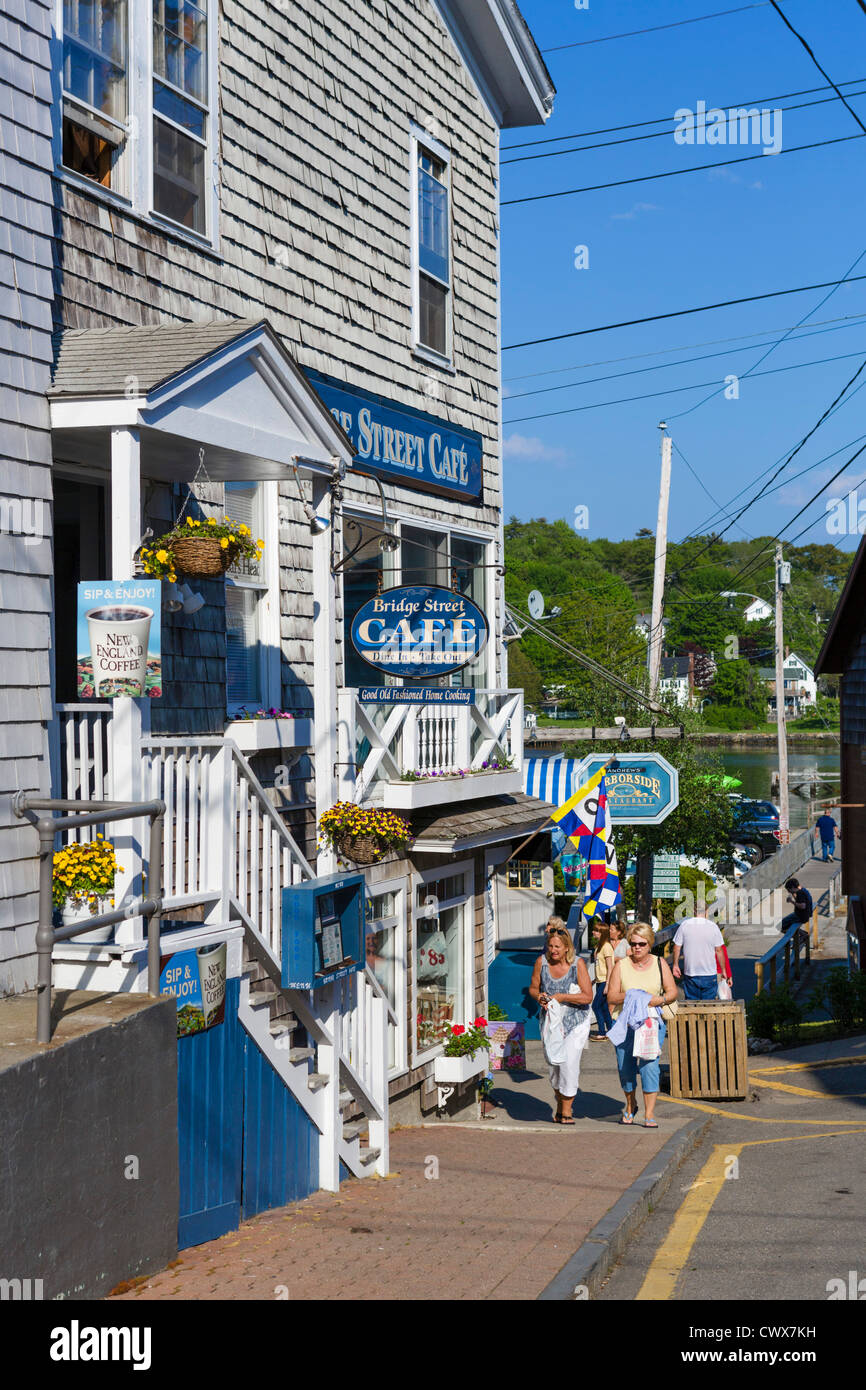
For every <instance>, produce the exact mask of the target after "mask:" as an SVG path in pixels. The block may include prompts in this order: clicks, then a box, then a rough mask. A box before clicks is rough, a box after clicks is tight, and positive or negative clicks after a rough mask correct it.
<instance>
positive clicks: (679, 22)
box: [541, 0, 768, 53]
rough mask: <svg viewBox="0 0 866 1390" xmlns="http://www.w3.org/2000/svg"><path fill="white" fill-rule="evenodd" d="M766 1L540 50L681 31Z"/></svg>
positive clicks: (758, 6) (556, 50)
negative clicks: (685, 25) (669, 30)
mask: <svg viewBox="0 0 866 1390" xmlns="http://www.w3.org/2000/svg"><path fill="white" fill-rule="evenodd" d="M767 3H768V0H756V3H754V4H752V5H738V6H737V8H736V9H735V10H716V11H715V12H714V13H713V14H698V15H695V16H694V17H693V18H692V19H678V20H676V21H675V22H674V23H673V24H654V25H653V26H652V28H650V29H630V30H628V32H627V33H624V34H605V36H604V38H602V39H582V40H581V41H580V42H579V43H561V44H558V45H557V46H556V48H542V50H541V51H542V53H562V52H563V51H564V50H565V49H566V48H588V47H589V45H590V44H594V43H611V42H612V41H613V40H614V39H633V38H635V37H637V35H639V34H657V33H658V32H659V31H660V30H661V29H681V28H682V27H683V25H684V24H700V23H701V22H702V21H703V20H705V19H721V18H722V16H723V15H729V14H743V13H744V11H746V10H762V9H764V7H765V6H766V5H767Z"/></svg>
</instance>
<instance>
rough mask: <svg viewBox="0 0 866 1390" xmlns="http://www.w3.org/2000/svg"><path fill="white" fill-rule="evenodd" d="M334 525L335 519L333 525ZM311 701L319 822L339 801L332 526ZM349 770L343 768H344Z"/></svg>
mask: <svg viewBox="0 0 866 1390" xmlns="http://www.w3.org/2000/svg"><path fill="white" fill-rule="evenodd" d="M329 502H330V498H329V487H328V480H327V479H326V478H318V477H315V478H313V509H314V511H315V512H316V513H317V514H321V515H323V516H324V515H326V514H328V513H329V512H330V506H329ZM335 524H336V519H335V518H332V520H331V525H335ZM313 701H314V705H315V708H314V710H313V718H314V721H315V725H314V727H315V740H316V745H315V751H316V821H317V823H318V821H319V820H320V819H321V817H322V815H323V814H324V813H325V811H327V810H328V807H329V806H333V804H334V802H335V801H336V800H337V778H336V776H335V764H336V762H337V757H338V754H337V586H336V580H335V577H334V575H332V574H331V530H330V527H329V528H328V530H327V531H324V532H323V533H322V534H321V535H315V536H313ZM344 770H345V771H348V769H340V771H344ZM317 867H318V871H319V873H320V874H327V873H333V872H334V870H335V869H336V867H337V865H336V859H335V856H334V852H333V850H323V851H322V852H321V853H320V854H319V857H318V861H317Z"/></svg>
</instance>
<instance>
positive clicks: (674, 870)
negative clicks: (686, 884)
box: [653, 854, 680, 898]
mask: <svg viewBox="0 0 866 1390" xmlns="http://www.w3.org/2000/svg"><path fill="white" fill-rule="evenodd" d="M679 896H680V856H679V855H678V854H654V855H653V897H654V898H678V897H679Z"/></svg>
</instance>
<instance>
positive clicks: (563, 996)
mask: <svg viewBox="0 0 866 1390" xmlns="http://www.w3.org/2000/svg"><path fill="white" fill-rule="evenodd" d="M529 993H530V995H531V996H532V998H533V999H537V1000H538V1002H539V1004H540V1005H541V1012H542V1022H541V1041H542V1043H543V1044H544V1055H545V1058H546V1059H547V1064H548V1066H549V1068H550V1084H551V1086H552V1087H553V1093H554V1095H555V1096H556V1114H555V1115H554V1121H555V1122H556V1124H560V1125H573V1124H574V1117H573V1115H572V1113H571V1112H572V1106H573V1105H574V1097H575V1096H576V1095H577V1091H578V1087H579V1085H580V1056H581V1053H582V1052H583V1049H584V1047H585V1046H586V1040H587V1038H588V1036H589V1025H590V1019H591V1013H590V1009H589V1005H590V1003H591V1001H592V985H591V984H590V982H589V971H588V970H587V968H586V964H585V962H584V961H582V960H577V959H576V958H575V953H574V942H573V941H572V939H571V936H570V935H569V933H568V931H567V929H566V928H555V929H554V930H553V931H551V932H549V934H548V937H547V945H546V947H545V951H544V955H543V956H540V957H539V959H538V960H537V961H536V963H535V968H534V969H533V971H532V979H531V981H530V984H529Z"/></svg>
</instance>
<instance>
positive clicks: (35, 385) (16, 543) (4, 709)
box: [0, 0, 52, 994]
mask: <svg viewBox="0 0 866 1390" xmlns="http://www.w3.org/2000/svg"><path fill="white" fill-rule="evenodd" d="M3 8H4V10H5V14H4V16H3V17H2V18H0V151H2V154H0V284H2V287H3V288H2V294H0V319H2V325H0V335H2V341H3V344H4V350H3V353H2V377H0V451H2V464H0V499H2V501H0V507H2V514H0V994H9V993H13V992H14V993H17V992H19V991H21V990H23V989H30V988H32V987H33V985H34V984H35V957H34V955H33V950H34V941H35V935H36V915H37V912H36V904H37V861H36V860H35V859H34V858H33V857H32V856H33V852H34V848H35V845H36V834H35V831H34V830H33V829H32V828H31V827H30V826H28V825H27V824H26V823H24V822H22V821H17V820H15V818H14V817H13V815H12V813H11V808H10V798H9V793H10V792H15V791H18V790H25V791H33V792H36V791H38V792H41V794H42V795H43V796H47V795H48V771H47V742H46V734H45V726H44V723H43V722H42V721H43V720H46V719H47V718H48V717H49V713H50V688H49V681H50V675H49V633H50V611H51V578H50V574H51V540H50V528H51V469H50V461H51V449H50V444H49V434H48V405H47V402H46V400H45V394H44V393H45V390H46V388H47V386H48V382H49V377H50V369H51V292H52V291H51V234H52V223H51V217H52V212H51V206H52V193H51V176H50V167H51V150H50V140H51V77H50V57H49V33H50V26H51V10H52V6H51V5H50V4H49V2H48V0H26V4H25V0H6V3H5V4H4V7H3ZM38 537H41V539H39V538H38Z"/></svg>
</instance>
